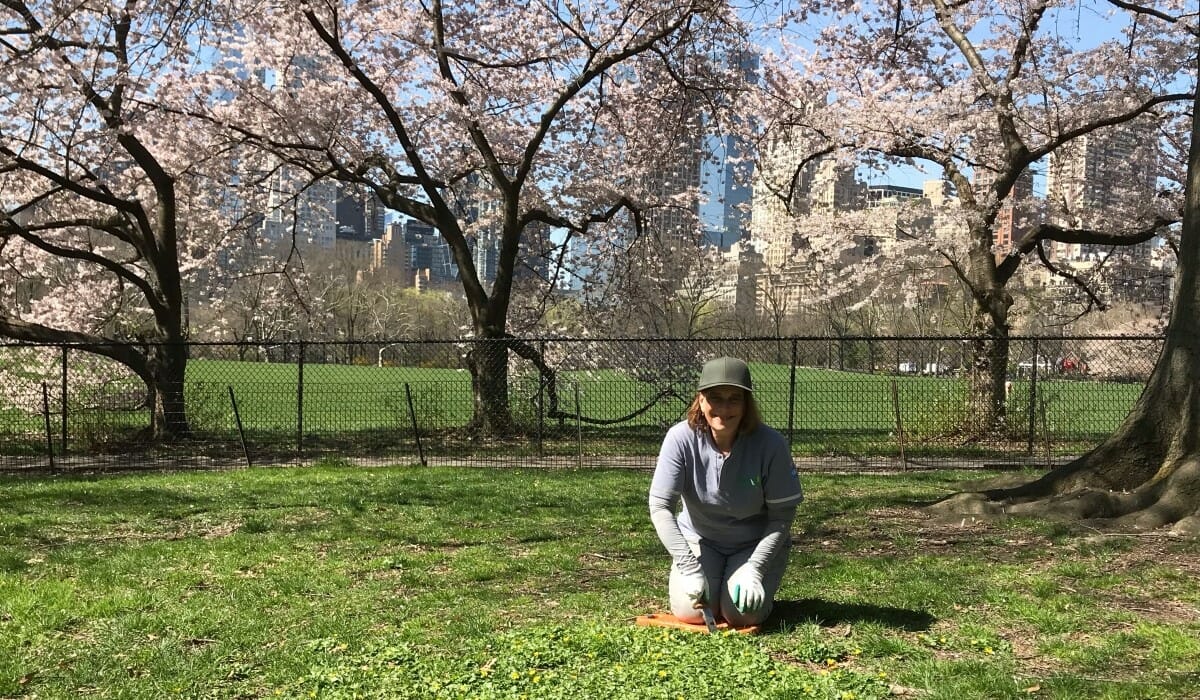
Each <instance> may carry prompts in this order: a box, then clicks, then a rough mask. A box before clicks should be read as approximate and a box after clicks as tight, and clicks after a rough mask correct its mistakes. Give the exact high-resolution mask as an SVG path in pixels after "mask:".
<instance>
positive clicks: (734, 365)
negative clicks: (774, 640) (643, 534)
mask: <svg viewBox="0 0 1200 700" xmlns="http://www.w3.org/2000/svg"><path fill="white" fill-rule="evenodd" d="M752 391H753V385H752V384H751V382H750V368H749V367H747V366H746V363H745V362H743V361H742V360H739V359H736V358H733V357H720V358H717V359H715V360H711V361H710V362H708V363H706V364H705V365H704V368H703V370H701V372H700V382H699V385H698V386H697V393H696V398H695V399H694V400H693V401H692V405H691V407H690V408H688V412H687V420H684V421H682V422H680V423H678V424H676V425H674V426H673V427H672V428H671V429H670V430H669V431H667V436H666V438H665V439H664V440H663V444H662V449H661V450H660V451H659V453H658V465H657V466H656V467H655V470H654V479H653V481H652V482H651V484H650V520H651V521H652V522H653V523H654V529H655V531H656V532H657V533H658V538H659V539H660V540H662V543H663V546H665V547H666V548H667V552H668V553H670V555H671V558H672V560H673V563H672V565H671V576H670V583H669V589H670V597H671V613H672V614H673V615H675V616H676V617H678V618H679V619H681V620H685V621H688V622H697V623H698V622H700V621H701V612H700V610H698V609H697V607H696V604H697V603H699V602H702V601H703V602H706V603H708V604H710V605H711V607H712V610H713V613H714V614H715V615H719V616H721V617H723V618H725V621H726V622H728V623H729V624H730V625H732V626H734V627H742V626H746V625H757V624H760V623H761V622H762V621H763V620H765V619H766V618H767V616H768V615H769V614H770V613H771V607H772V605H773V602H774V598H775V591H777V590H778V589H779V583H780V581H781V580H782V579H783V572H784V569H786V568H787V558H788V552H789V550H790V549H791V527H792V520H793V519H794V518H795V517H796V506H798V505H799V504H800V501H801V500H803V498H804V493H803V491H802V490H801V488H800V478H799V476H798V475H797V474H796V467H795V465H794V464H793V462H792V455H791V450H790V449H789V447H788V442H787V439H786V438H784V437H783V435H781V434H780V433H779V432H778V431H776V430H774V429H773V428H770V427H768V426H766V425H763V424H762V418H761V416H760V415H759V412H758V406H757V404H755V402H754V395H753V393H752ZM680 498H682V499H683V509H682V510H681V511H680V512H679V515H678V517H676V514H675V510H676V506H677V505H678V504H679V500H680ZM713 592H716V595H715V596H714V597H710V593H713Z"/></svg>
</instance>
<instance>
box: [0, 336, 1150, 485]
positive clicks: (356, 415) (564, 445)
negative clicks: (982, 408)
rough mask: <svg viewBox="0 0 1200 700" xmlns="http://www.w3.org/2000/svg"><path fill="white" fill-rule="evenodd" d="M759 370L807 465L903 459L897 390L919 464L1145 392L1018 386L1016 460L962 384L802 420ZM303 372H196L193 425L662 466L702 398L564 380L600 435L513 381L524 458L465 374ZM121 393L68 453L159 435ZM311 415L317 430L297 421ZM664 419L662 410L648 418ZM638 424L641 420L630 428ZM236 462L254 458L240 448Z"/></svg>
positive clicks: (1067, 429)
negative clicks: (484, 441)
mask: <svg viewBox="0 0 1200 700" xmlns="http://www.w3.org/2000/svg"><path fill="white" fill-rule="evenodd" d="M752 369H753V372H754V377H755V385H756V391H755V395H756V397H757V399H758V401H759V404H760V407H761V408H762V411H763V414H764V417H765V419H766V421H767V423H768V424H770V425H772V426H774V427H777V428H779V429H780V430H783V431H787V429H788V428H789V426H790V427H791V428H792V433H791V435H792V438H793V447H794V449H795V451H796V453H797V454H802V455H829V454H848V455H863V456H871V455H894V454H895V453H896V452H897V450H898V439H897V436H898V434H899V433H898V432H897V429H896V409H897V406H896V405H895V404H894V403H893V395H892V387H893V384H894V385H895V388H896V399H897V401H898V403H899V406H898V408H899V413H900V419H901V427H902V429H903V435H904V437H905V439H906V446H905V449H906V451H907V453H908V455H909V456H914V457H919V456H931V457H938V456H947V455H951V456H953V455H958V454H967V453H970V454H976V453H978V454H980V455H982V454H984V453H985V452H986V453H987V454H992V453H995V454H997V455H999V454H1001V453H1008V452H1013V451H1026V450H1027V446H1028V445H1027V443H1028V436H1029V435H1030V426H1031V419H1032V428H1033V430H1032V435H1033V436H1034V442H1036V443H1037V444H1038V451H1039V453H1040V452H1041V451H1042V449H1041V446H1042V444H1043V443H1044V442H1045V438H1046V436H1047V435H1048V436H1049V437H1050V439H1051V442H1052V443H1053V445H1052V450H1053V451H1054V452H1055V453H1056V454H1075V453H1078V452H1080V451H1082V450H1084V449H1086V448H1087V447H1089V446H1091V445H1094V444H1096V443H1097V442H1098V441H1099V440H1100V439H1102V438H1103V436H1105V435H1107V434H1108V433H1109V432H1111V431H1112V429H1113V428H1115V427H1116V426H1117V425H1118V424H1119V422H1120V421H1121V419H1122V418H1124V416H1125V414H1126V413H1127V411H1128V409H1129V407H1130V406H1132V405H1133V402H1134V400H1135V399H1136V398H1137V396H1138V394H1139V393H1140V392H1141V386H1140V385H1136V384H1120V383H1102V382H1091V381H1069V380H1062V379H1054V380H1050V381H1042V382H1039V383H1038V385H1037V388H1038V392H1037V397H1036V399H1035V400H1034V402H1033V406H1032V408H1033V411H1032V414H1031V411H1030V385H1029V383H1028V381H1025V380H1021V381H1016V382H1014V385H1013V388H1012V396H1011V398H1010V402H1009V413H1010V416H1009V423H1008V428H1007V430H1008V433H1009V435H1008V439H1009V441H1010V442H1011V444H1008V445H988V446H979V445H971V444H964V443H963V442H962V440H960V439H959V438H960V435H961V433H960V430H959V429H960V427H961V426H962V425H963V424H964V422H965V421H966V420H967V418H968V417H969V414H970V412H971V410H972V409H971V408H970V406H969V402H968V401H967V384H966V381H965V380H963V379H958V378H952V377H920V376H901V377H891V376H887V375H873V374H863V373H858V372H841V371H837V370H830V369H819V368H798V369H797V371H796V376H795V392H794V400H793V401H792V402H791V404H790V406H789V402H788V398H789V396H791V395H792V391H791V385H792V377H791V371H790V368H789V367H788V366H786V365H773V364H762V363H758V364H754V365H752ZM303 371H304V381H303V385H302V392H301V391H300V385H299V384H298V379H299V373H300V371H299V368H298V367H297V366H296V364H294V363H261V362H237V361H230V360H201V359H197V360H192V361H191V362H189V363H188V376H187V406H188V418H189V422H190V425H191V427H192V428H193V430H194V431H195V432H196V434H197V436H198V437H199V438H201V439H202V440H209V441H210V442H211V443H212V444H214V445H220V447H219V448H212V449H221V450H225V449H228V448H227V446H229V445H236V444H237V441H238V439H239V433H238V420H237V419H240V422H241V428H242V430H243V431H244V433H245V435H246V439H247V442H248V444H249V449H251V450H252V451H253V450H259V451H261V452H263V453H264V454H266V453H271V454H277V453H279V452H280V450H288V449H293V448H294V447H295V446H296V444H297V434H298V433H300V434H301V435H303V439H304V442H305V443H306V449H308V450H309V451H310V452H312V453H329V454H348V453H349V452H350V451H357V452H358V453H361V454H390V455H392V456H393V457H394V458H396V459H399V458H400V456H401V454H402V452H401V448H403V450H409V449H411V445H412V443H413V442H414V437H413V427H412V426H413V418H414V415H415V419H416V424H417V427H418V430H419V431H420V432H421V433H422V434H423V439H424V441H425V444H424V447H426V448H428V450H429V452H430V454H443V455H451V454H455V455H462V454H487V453H488V451H489V450H492V451H495V450H497V449H498V450H501V451H512V450H514V449H520V450H523V452H521V454H533V453H534V452H544V453H546V454H557V455H562V454H568V455H570V454H575V453H576V452H581V453H586V454H641V455H647V454H654V453H655V451H656V450H657V447H658V444H659V441H660V440H661V437H662V433H663V430H664V429H665V427H666V426H669V425H670V424H672V423H674V422H675V421H677V420H679V419H680V418H681V417H682V415H683V412H684V410H685V408H686V401H687V400H689V399H690V397H691V386H692V385H691V383H690V382H691V380H686V379H685V380H681V381H680V382H679V383H678V384H677V385H676V386H675V390H676V392H677V393H676V394H675V395H673V396H666V397H660V398H659V399H658V400H657V402H655V401H654V399H655V398H656V397H658V396H659V394H660V392H661V391H662V389H663V387H660V386H655V385H651V384H648V383H645V382H642V381H638V380H637V379H636V378H634V377H633V376H631V375H630V374H629V373H626V372H621V371H616V370H589V371H569V372H561V373H560V374H559V375H558V383H557V391H558V408H559V410H560V411H561V412H562V413H563V414H566V415H567V416H573V415H574V414H576V413H577V412H578V413H582V414H583V415H584V416H587V417H589V418H593V419H596V420H597V421H600V423H589V422H587V421H578V422H577V421H575V419H574V418H571V417H562V418H557V419H556V418H555V416H554V415H553V414H552V412H551V408H552V406H551V405H550V398H549V397H548V396H547V395H546V394H544V393H543V394H542V395H541V396H540V397H539V393H538V380H537V377H536V376H535V375H531V374H528V373H514V374H513V375H512V376H511V382H510V406H511V407H512V412H513V415H514V418H515V419H516V420H517V422H518V424H519V425H520V426H521V427H522V428H523V430H524V431H525V434H526V435H527V436H529V439H527V440H524V441H523V444H522V445H521V446H519V447H518V446H517V445H515V444H512V443H506V444H504V445H501V446H494V445H480V444H470V443H468V442H466V441H464V440H465V438H467V437H468V436H466V435H464V433H463V431H462V430H461V428H462V427H463V426H464V425H466V424H467V423H468V421H469V420H470V419H471V417H472V410H473V397H472V394H471V380H470V376H469V374H468V373H467V372H466V371H465V370H456V369H437V368H418V367H388V366H384V367H376V366H355V365H332V364H317V363H309V364H306V365H305V366H304V370H303ZM112 391H114V392H116V393H117V395H118V396H120V397H123V401H124V403H122V402H121V401H117V402H114V401H113V400H112V397H111V396H109V397H102V396H89V395H88V394H87V392H86V391H84V390H82V389H78V388H77V389H73V390H72V391H71V392H69V396H70V399H71V403H72V406H73V408H72V409H71V411H70V421H69V423H70V424H69V430H68V432H69V439H68V442H69V444H70V446H71V448H72V449H73V450H76V451H88V450H92V449H100V450H107V449H109V445H121V444H125V443H128V442H129V441H130V440H131V436H134V435H136V431H137V430H138V429H140V428H142V427H144V426H145V425H146V423H147V417H146V411H145V410H144V409H143V410H130V409H129V408H122V406H133V405H135V404H136V401H134V400H133V399H135V398H136V397H137V396H138V392H137V391H136V385H135V384H130V385H128V386H122V385H116V386H114V387H112ZM231 392H232V396H231ZM301 393H302V396H301ZM131 397H133V398H131ZM410 400H411V409H410ZM235 402H236V406H237V413H236V414H235V412H234V410H233V407H234V404H235ZM539 402H540V403H539ZM301 403H303V407H304V410H303V419H302V420H298V419H297V416H298V407H299V406H300V404H301ZM650 403H653V405H652V407H651V408H650V409H649V410H644V411H642V410H641V409H643V408H644V407H646V406H647V404H650ZM577 408H578V411H577ZM57 410H58V404H57V403H52V411H54V413H53V414H52V416H51V433H52V435H53V437H54V438H55V439H59V438H60V419H59V414H57ZM639 411H640V412H639ZM631 415H633V417H632V418H629V419H628V420H618V419H621V418H623V417H627V416H631ZM534 436H537V439H538V440H539V441H540V442H539V446H538V448H537V449H534V448H532V447H531V444H532V442H533V441H534ZM0 438H5V439H3V444H4V447H3V452H4V453H5V454H14V455H15V454H41V453H43V452H44V450H45V443H46V440H45V424H44V420H43V417H42V416H41V415H37V414H33V413H28V412H21V411H13V410H6V411H3V410H0ZM580 443H582V445H581V444H580ZM236 449H237V450H238V451H240V447H238V448H236ZM981 450H982V451H981ZM988 450H990V452H988ZM210 451H211V449H210ZM270 460H271V461H274V458H273V457H272V458H270Z"/></svg>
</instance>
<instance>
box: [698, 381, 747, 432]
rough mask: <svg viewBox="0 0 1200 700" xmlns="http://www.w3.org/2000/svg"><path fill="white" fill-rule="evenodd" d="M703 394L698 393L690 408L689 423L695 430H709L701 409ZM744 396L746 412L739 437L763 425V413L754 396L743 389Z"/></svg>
mask: <svg viewBox="0 0 1200 700" xmlns="http://www.w3.org/2000/svg"><path fill="white" fill-rule="evenodd" d="M701 395H702V392H699V391H697V392H696V398H694V399H692V405H691V406H688V410H687V422H688V425H690V426H692V428H693V429H694V430H699V429H700V428H707V427H708V421H707V420H705V419H704V411H702V410H701V409H700V397H701ZM742 396H744V397H746V410H745V412H743V413H742V422H741V423H739V424H738V431H737V434H738V435H749V434H750V433H752V432H754V431H755V429H757V428H758V426H760V425H762V413H760V412H759V410H758V402H756V401H755V400H754V394H753V393H751V392H749V391H746V390H745V389H742Z"/></svg>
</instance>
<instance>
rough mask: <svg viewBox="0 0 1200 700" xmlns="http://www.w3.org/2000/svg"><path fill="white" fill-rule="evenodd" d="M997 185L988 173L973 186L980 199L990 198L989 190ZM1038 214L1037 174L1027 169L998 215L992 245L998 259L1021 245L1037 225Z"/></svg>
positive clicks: (976, 178) (979, 174)
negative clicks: (1036, 198)
mask: <svg viewBox="0 0 1200 700" xmlns="http://www.w3.org/2000/svg"><path fill="white" fill-rule="evenodd" d="M993 182H995V176H994V175H993V174H992V173H991V172H989V171H987V170H983V169H980V170H977V171H976V172H975V175H974V177H973V178H972V181H971V184H972V186H973V188H974V190H975V197H976V198H977V199H979V198H982V197H984V196H985V195H986V193H987V190H988V188H990V187H991V186H992V183H993ZM1036 213H1037V207H1036V202H1035V201H1034V199H1033V171H1031V170H1029V169H1028V168H1027V169H1025V170H1024V171H1023V172H1022V173H1021V174H1020V176H1018V177H1017V181H1016V182H1015V183H1013V186H1012V189H1011V190H1010V191H1009V193H1008V196H1007V197H1005V199H1004V201H1003V202H1001V204H1000V211H999V212H998V213H997V214H996V223H995V224H993V226H992V241H993V243H994V245H995V251H996V254H997V255H1007V254H1008V252H1009V251H1010V250H1012V245H1013V243H1014V242H1016V241H1020V240H1021V239H1023V238H1024V237H1025V234H1027V233H1029V231H1030V230H1032V229H1033V227H1034V225H1035V224H1036V223H1037V222H1036V221H1035V220H1034V217H1035V216H1036Z"/></svg>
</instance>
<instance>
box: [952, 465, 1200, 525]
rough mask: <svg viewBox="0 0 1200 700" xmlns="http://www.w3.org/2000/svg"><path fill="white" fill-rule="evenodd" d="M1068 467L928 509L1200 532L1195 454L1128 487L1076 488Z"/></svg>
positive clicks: (955, 513) (1198, 467) (1199, 481)
mask: <svg viewBox="0 0 1200 700" xmlns="http://www.w3.org/2000/svg"><path fill="white" fill-rule="evenodd" d="M1070 466H1071V465H1068V467H1065V468H1063V469H1060V470H1057V471H1056V472H1051V473H1050V474H1047V475H1046V476H1045V477H1043V478H1041V479H1038V480H1036V481H1033V482H1030V483H1028V484H1023V485H1020V486H1016V487H1012V488H1001V489H990V490H983V491H974V492H964V493H957V494H954V495H952V496H949V497H947V498H945V499H943V500H941V501H939V502H937V503H935V504H933V505H931V506H930V507H929V509H930V510H931V511H932V512H934V513H937V514H939V515H943V516H956V517H957V516H973V517H982V518H988V519H990V518H997V517H1006V516H1014V515H1017V516H1030V517H1037V518H1046V519H1052V520H1066V521H1078V522H1080V523H1082V524H1086V525H1088V526H1090V527H1095V528H1098V529H1105V530H1125V531H1146V530H1157V529H1168V528H1169V530H1168V532H1169V533H1170V534H1173V535H1180V536H1189V537H1197V536H1200V458H1197V457H1191V458H1188V459H1185V460H1181V461H1179V462H1176V463H1175V464H1172V465H1164V468H1162V469H1160V470H1158V471H1157V472H1156V473H1155V474H1154V475H1152V476H1151V477H1150V478H1148V479H1146V480H1145V481H1144V482H1143V483H1142V484H1140V485H1139V486H1137V487H1136V488H1133V489H1130V490H1114V489H1103V488H1096V487H1090V486H1080V485H1079V482H1078V480H1077V479H1075V478H1073V477H1074V476H1075V475H1076V474H1077V470H1076V471H1071V470H1070Z"/></svg>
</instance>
